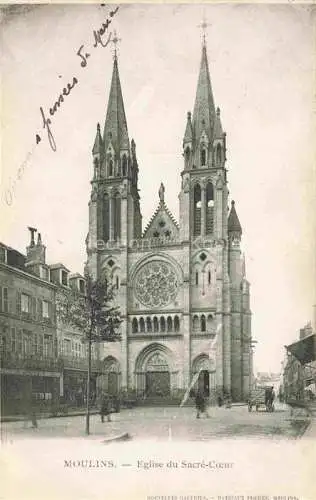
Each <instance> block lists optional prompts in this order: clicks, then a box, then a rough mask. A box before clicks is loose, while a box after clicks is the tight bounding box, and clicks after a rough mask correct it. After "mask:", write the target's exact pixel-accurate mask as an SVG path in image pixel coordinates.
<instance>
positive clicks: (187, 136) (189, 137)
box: [183, 111, 193, 145]
mask: <svg viewBox="0 0 316 500" xmlns="http://www.w3.org/2000/svg"><path fill="white" fill-rule="evenodd" d="M192 139H193V130H192V122H191V113H190V111H188V116H187V126H186V128H185V133H184V138H183V144H184V145H185V144H187V143H188V142H192Z"/></svg>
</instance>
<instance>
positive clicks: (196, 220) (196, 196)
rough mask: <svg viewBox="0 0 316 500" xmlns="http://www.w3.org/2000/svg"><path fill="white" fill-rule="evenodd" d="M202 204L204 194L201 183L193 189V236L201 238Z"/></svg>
mask: <svg viewBox="0 0 316 500" xmlns="http://www.w3.org/2000/svg"><path fill="white" fill-rule="evenodd" d="M201 203H202V194H201V186H200V184H199V183H197V184H195V185H194V187H193V234H194V236H199V235H200V234H201Z"/></svg>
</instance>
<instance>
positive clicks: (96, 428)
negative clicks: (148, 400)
mask: <svg viewBox="0 0 316 500" xmlns="http://www.w3.org/2000/svg"><path fill="white" fill-rule="evenodd" d="M111 418H112V421H110V422H104V423H102V422H101V421H100V416H99V415H91V417H90V432H91V438H92V439H98V440H100V441H103V442H104V441H105V440H106V441H109V440H113V439H114V440H115V439H119V440H122V439H123V440H124V439H133V440H140V439H153V438H154V439H155V440H157V441H164V440H168V441H171V440H172V441H175V440H185V441H208V440H211V439H222V438H226V437H231V438H259V439H262V438H272V439H297V438H299V437H301V436H302V435H303V434H304V433H305V434H304V437H305V436H306V437H308V436H309V437H310V438H311V437H313V436H315V435H316V432H315V431H316V421H315V419H307V417H306V416H305V415H303V414H295V415H294V416H291V414H290V409H289V408H288V407H287V406H286V405H282V404H280V403H276V407H275V411H274V412H272V413H266V412H265V411H258V412H248V408H247V406H235V405H234V406H232V407H231V408H225V407H221V408H218V407H210V408H209V418H205V416H203V417H202V418H200V419H197V418H196V412H195V409H194V408H192V407H183V408H180V407H165V408H162V407H154V408H151V407H146V408H144V407H143V408H142V407H136V408H133V409H123V410H122V411H121V412H120V413H118V414H113V415H112V416H111ZM1 434H2V440H13V439H14V440H19V439H24V438H29V437H32V438H33V437H34V438H52V437H59V438H69V437H71V438H74V437H84V436H85V415H77V416H74V415H73V416H71V415H68V416H65V417H63V418H60V417H57V418H47V419H45V418H44V419H41V420H39V421H38V428H37V429H33V428H31V423H30V422H28V423H27V425H25V422H21V421H15V422H3V423H2V425H1Z"/></svg>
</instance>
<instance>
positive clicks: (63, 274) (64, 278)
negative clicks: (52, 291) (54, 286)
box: [61, 271, 68, 286]
mask: <svg viewBox="0 0 316 500" xmlns="http://www.w3.org/2000/svg"><path fill="white" fill-rule="evenodd" d="M61 283H62V285H64V286H67V285H68V273H66V271H61Z"/></svg>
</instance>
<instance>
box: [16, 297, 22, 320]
mask: <svg viewBox="0 0 316 500" xmlns="http://www.w3.org/2000/svg"><path fill="white" fill-rule="evenodd" d="M16 313H17V315H18V316H20V315H21V293H20V292H16Z"/></svg>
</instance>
